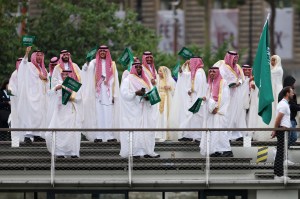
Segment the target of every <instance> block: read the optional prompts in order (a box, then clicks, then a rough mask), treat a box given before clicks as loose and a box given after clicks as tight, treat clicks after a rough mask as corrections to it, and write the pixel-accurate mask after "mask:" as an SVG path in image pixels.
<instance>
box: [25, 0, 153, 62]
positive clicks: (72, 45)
mask: <svg viewBox="0 0 300 199" xmlns="http://www.w3.org/2000/svg"><path fill="white" fill-rule="evenodd" d="M41 6H42V7H41V8H42V13H41V16H40V17H37V18H33V19H30V21H29V24H28V26H27V27H28V32H29V34H31V35H35V36H36V37H37V40H36V46H37V47H38V48H40V49H41V50H44V51H45V52H46V54H47V59H49V58H51V57H52V56H58V55H59V52H60V50H63V49H67V50H69V51H70V52H71V55H72V59H73V60H74V61H75V62H76V63H78V65H79V66H81V65H83V64H84V62H85V56H86V53H87V52H88V51H89V50H90V49H91V48H93V47H95V46H99V45H101V44H106V45H108V46H109V47H110V50H111V52H112V57H113V59H114V60H117V58H118V56H119V55H120V54H121V53H122V51H123V50H124V48H125V47H130V48H131V49H132V51H133V52H134V54H135V55H141V54H142V52H143V51H146V50H151V51H154V52H156V46H157V44H158V37H157V36H156V35H155V32H154V31H152V30H150V29H148V28H146V27H144V26H143V25H142V24H140V23H138V22H137V20H136V14H134V13H133V12H132V11H130V10H127V11H126V15H125V18H124V19H120V18H118V17H117V16H116V15H115V13H116V11H117V6H116V5H115V4H113V3H108V1H106V0H89V1H79V0H64V1H62V0H42V4H41Z"/></svg>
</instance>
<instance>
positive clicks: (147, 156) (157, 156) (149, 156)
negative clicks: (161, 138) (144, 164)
mask: <svg viewBox="0 0 300 199" xmlns="http://www.w3.org/2000/svg"><path fill="white" fill-rule="evenodd" d="M159 157H160V155H158V154H157V155H148V154H146V155H144V158H159Z"/></svg>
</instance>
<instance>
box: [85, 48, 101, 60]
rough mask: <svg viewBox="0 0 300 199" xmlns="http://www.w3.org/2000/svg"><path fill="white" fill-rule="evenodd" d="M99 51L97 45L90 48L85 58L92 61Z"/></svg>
mask: <svg viewBox="0 0 300 199" xmlns="http://www.w3.org/2000/svg"><path fill="white" fill-rule="evenodd" d="M97 51H98V48H97V47H95V48H93V49H92V50H90V51H89V52H88V53H87V55H86V58H85V59H86V61H88V62H90V61H92V60H93V59H94V58H95V56H96V53H97Z"/></svg>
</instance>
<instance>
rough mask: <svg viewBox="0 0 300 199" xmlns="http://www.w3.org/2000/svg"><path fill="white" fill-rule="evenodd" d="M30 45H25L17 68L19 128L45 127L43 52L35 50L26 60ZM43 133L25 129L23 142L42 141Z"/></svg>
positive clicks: (45, 81) (45, 105)
mask: <svg viewBox="0 0 300 199" xmlns="http://www.w3.org/2000/svg"><path fill="white" fill-rule="evenodd" d="M30 51H31V47H27V49H26V54H25V56H24V58H23V60H22V61H21V64H20V66H19V70H18V75H17V76H18V92H17V96H18V105H17V109H18V110H17V112H18V121H19V125H20V126H19V127H20V128H45V127H46V112H47V103H46V94H47V85H48V80H47V74H48V73H47V70H46V68H45V64H44V53H43V52H41V51H35V52H33V53H32V55H31V60H30V61H31V62H28V54H29V52H30ZM43 137H44V133H43V132H36V131H27V132H26V133H25V142H27V143H30V142H31V141H32V140H34V141H43V140H44V139H43Z"/></svg>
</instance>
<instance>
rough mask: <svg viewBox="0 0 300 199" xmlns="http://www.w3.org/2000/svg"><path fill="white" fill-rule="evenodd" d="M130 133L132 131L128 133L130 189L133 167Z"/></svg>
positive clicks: (131, 136)
mask: <svg viewBox="0 0 300 199" xmlns="http://www.w3.org/2000/svg"><path fill="white" fill-rule="evenodd" d="M132 133H133V132H132V131H129V156H128V183H129V186H130V187H131V183H132V167H133V151H132V138H133V135H132Z"/></svg>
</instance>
